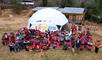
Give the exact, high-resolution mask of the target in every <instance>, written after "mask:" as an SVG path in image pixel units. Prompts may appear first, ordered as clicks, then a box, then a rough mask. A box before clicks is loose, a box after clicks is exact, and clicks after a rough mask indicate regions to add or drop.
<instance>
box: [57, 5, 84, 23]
mask: <svg viewBox="0 0 102 60" xmlns="http://www.w3.org/2000/svg"><path fill="white" fill-rule="evenodd" d="M58 10H59V11H61V12H62V13H63V14H65V15H66V17H67V18H68V19H69V21H70V22H76V23H79V22H80V20H83V18H84V15H85V8H74V7H64V8H59V9H58Z"/></svg>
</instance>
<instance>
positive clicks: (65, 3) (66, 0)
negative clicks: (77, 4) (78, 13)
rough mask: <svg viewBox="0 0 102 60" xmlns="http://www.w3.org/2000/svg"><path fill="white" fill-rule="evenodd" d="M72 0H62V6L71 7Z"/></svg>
mask: <svg viewBox="0 0 102 60" xmlns="http://www.w3.org/2000/svg"><path fill="white" fill-rule="evenodd" d="M72 4H73V3H72V0H61V4H60V5H61V6H60V7H62V8H64V7H71V6H72Z"/></svg>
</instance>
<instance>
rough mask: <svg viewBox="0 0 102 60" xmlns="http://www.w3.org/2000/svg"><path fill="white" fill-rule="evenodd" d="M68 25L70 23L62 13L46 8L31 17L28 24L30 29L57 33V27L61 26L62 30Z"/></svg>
mask: <svg viewBox="0 0 102 60" xmlns="http://www.w3.org/2000/svg"><path fill="white" fill-rule="evenodd" d="M66 23H68V20H67V18H66V17H65V15H63V14H62V13H61V12H60V11H58V10H55V9H51V8H45V9H41V10H38V11H37V12H36V13H34V14H33V15H32V16H31V18H30V19H29V22H28V29H38V30H40V31H42V30H43V31H44V30H48V29H49V30H51V31H52V30H53V31H56V30H58V27H57V26H60V28H59V29H61V27H62V26H63V25H65V24H66Z"/></svg>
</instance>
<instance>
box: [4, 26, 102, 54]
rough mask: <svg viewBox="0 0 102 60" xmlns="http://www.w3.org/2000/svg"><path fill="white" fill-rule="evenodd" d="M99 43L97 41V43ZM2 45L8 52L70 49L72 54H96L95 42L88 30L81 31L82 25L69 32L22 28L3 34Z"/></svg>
mask: <svg viewBox="0 0 102 60" xmlns="http://www.w3.org/2000/svg"><path fill="white" fill-rule="evenodd" d="M98 42H99V41H98ZM2 44H3V45H7V46H8V47H9V50H10V52H12V51H14V52H19V51H21V50H22V49H25V50H26V51H36V52H43V51H47V50H49V49H63V50H68V49H71V50H72V52H76V53H79V51H81V50H83V49H87V50H89V51H92V50H93V46H95V52H96V53H98V50H99V47H97V45H98V46H99V45H101V44H98V43H97V42H95V43H94V42H93V36H92V34H91V32H90V29H89V28H87V29H86V30H83V28H82V25H78V26H76V25H75V24H71V25H70V31H66V30H63V31H60V30H58V31H49V30H48V31H45V32H41V31H40V30H34V29H27V28H23V29H20V30H18V31H16V33H13V32H11V33H4V35H3V36H2Z"/></svg>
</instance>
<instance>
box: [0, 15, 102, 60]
mask: <svg viewBox="0 0 102 60" xmlns="http://www.w3.org/2000/svg"><path fill="white" fill-rule="evenodd" d="M28 19H29V18H28V17H20V16H17V17H12V18H9V17H0V38H1V36H2V34H3V33H4V32H12V31H16V30H18V29H20V28H22V27H26V26H27V21H28ZM101 30H102V26H101V25H99V26H98V31H96V32H93V38H94V40H95V39H99V38H102V31H101ZM99 52H100V53H99V54H95V53H94V51H92V52H89V51H87V50H84V51H81V52H80V53H79V54H73V53H72V52H71V51H70V50H68V51H63V50H48V51H47V52H40V53H37V52H26V51H23V50H22V51H20V52H18V53H14V52H12V53H10V52H9V50H8V47H7V46H2V44H1V40H0V60H102V48H101V49H100V51H99Z"/></svg>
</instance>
